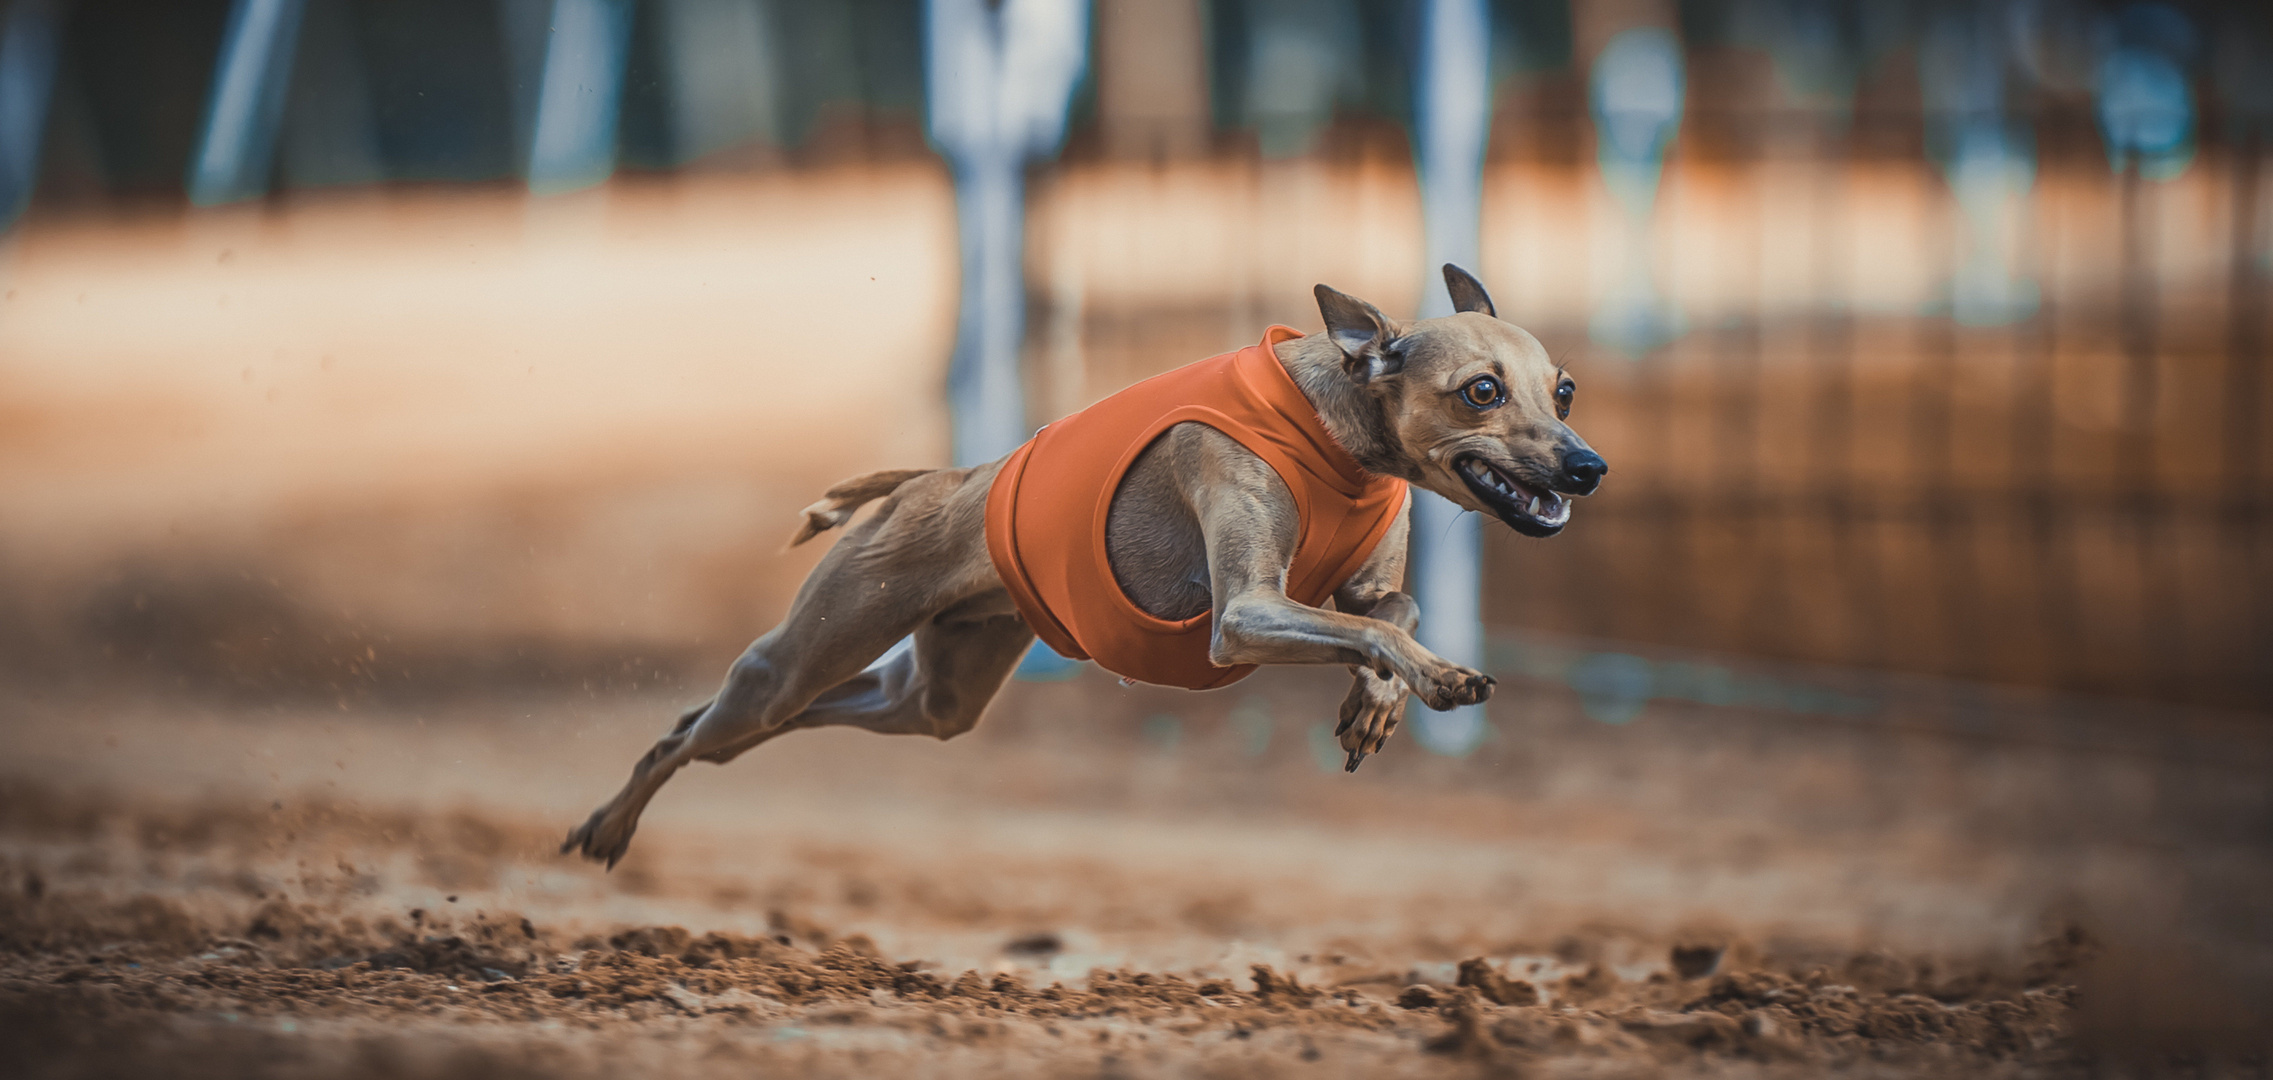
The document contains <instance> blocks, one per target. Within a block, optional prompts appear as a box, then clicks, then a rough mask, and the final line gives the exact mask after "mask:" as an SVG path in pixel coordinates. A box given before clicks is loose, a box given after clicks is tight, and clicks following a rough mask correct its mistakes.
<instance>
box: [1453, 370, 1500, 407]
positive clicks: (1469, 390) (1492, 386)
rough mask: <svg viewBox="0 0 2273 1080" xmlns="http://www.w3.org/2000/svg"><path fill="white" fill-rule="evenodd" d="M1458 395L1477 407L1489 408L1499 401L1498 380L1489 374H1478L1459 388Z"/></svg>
mask: <svg viewBox="0 0 2273 1080" xmlns="http://www.w3.org/2000/svg"><path fill="white" fill-rule="evenodd" d="M1460 396H1461V398H1462V399H1463V400H1465V401H1467V402H1468V404H1470V405H1473V406H1475V407H1477V408H1479V409H1489V408H1491V407H1492V406H1494V405H1497V404H1499V403H1500V397H1501V393H1500V381H1499V380H1498V379H1495V378H1492V377H1491V376H1489V375H1482V376H1478V377H1477V378H1476V379H1475V380H1474V381H1472V382H1470V383H1469V384H1468V385H1466V386H1463V387H1461V388H1460Z"/></svg>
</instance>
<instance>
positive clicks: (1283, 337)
mask: <svg viewBox="0 0 2273 1080" xmlns="http://www.w3.org/2000/svg"><path fill="white" fill-rule="evenodd" d="M1302 336H1304V335H1303V333H1302V331H1300V330H1297V329H1295V328H1294V327H1291V326H1277V325H1274V326H1272V327H1271V328H1270V329H1268V330H1265V331H1263V340H1262V343H1261V344H1259V345H1256V346H1255V347H1254V348H1251V349H1241V350H1240V351H1239V366H1240V367H1241V368H1243V369H1245V370H1246V373H1247V378H1248V384H1249V385H1250V386H1253V387H1254V388H1255V389H1256V390H1257V391H1258V392H1260V393H1262V394H1263V396H1264V397H1266V398H1267V399H1268V400H1269V401H1270V402H1271V404H1272V406H1273V407H1274V408H1275V409H1277V411H1278V412H1279V414H1280V415H1282V416H1284V417H1286V418H1287V420H1288V421H1289V422H1291V423H1292V424H1293V425H1294V426H1295V427H1296V428H1298V429H1300V430H1301V431H1302V434H1303V436H1304V438H1306V439H1308V440H1309V442H1310V443H1311V445H1313V446H1315V447H1316V448H1317V450H1318V458H1319V462H1320V464H1323V465H1325V466H1326V467H1327V468H1328V469H1329V470H1331V472H1332V475H1331V476H1330V477H1328V478H1327V479H1329V480H1330V481H1331V482H1332V483H1333V485H1334V487H1335V488H1336V489H1337V490H1339V491H1341V492H1342V494H1344V495H1359V494H1363V493H1364V491H1365V489H1366V488H1367V487H1368V486H1370V485H1372V484H1375V483H1378V482H1380V481H1381V480H1382V479H1384V478H1383V477H1379V476H1376V475H1374V474H1373V473H1371V472H1369V471H1367V470H1366V467H1365V466H1363V465H1360V464H1358V460H1357V459H1356V458H1354V457H1351V456H1350V452H1349V451H1347V450H1344V449H1342V444H1341V443H1339V442H1337V441H1335V439H1334V433H1333V432H1330V431H1328V430H1326V422H1325V421H1324V420H1321V419H1319V418H1318V409H1317V407H1316V406H1313V405H1312V404H1310V397H1309V395H1307V394H1304V393H1303V392H1302V387H1301V385H1300V384H1298V383H1296V382H1295V381H1294V376H1292V375H1290V374H1288V373H1287V370H1286V365H1285V364H1282V363H1280V362H1279V355H1278V348H1277V346H1278V344H1279V343H1280V342H1282V341H1292V340H1294V339H1295V338H1298V337H1302Z"/></svg>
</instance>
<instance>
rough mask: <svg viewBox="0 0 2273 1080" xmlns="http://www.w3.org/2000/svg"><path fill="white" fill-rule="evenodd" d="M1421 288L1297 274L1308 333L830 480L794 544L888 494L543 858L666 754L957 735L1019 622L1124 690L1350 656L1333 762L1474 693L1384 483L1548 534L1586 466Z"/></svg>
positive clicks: (638, 806) (1547, 415) (1534, 344)
mask: <svg viewBox="0 0 2273 1080" xmlns="http://www.w3.org/2000/svg"><path fill="white" fill-rule="evenodd" d="M1444 279H1445V285H1446V287H1447V289H1449V290H1450V292H1451V295H1452V301H1453V307H1454V309H1455V313H1454V314H1452V315H1448V316H1445V317H1443V318H1437V319H1422V320H1419V321H1417V322H1413V323H1411V324H1407V325H1400V324H1398V323H1395V322H1393V321H1391V320H1390V319H1389V318H1388V317H1387V316H1385V315H1383V314H1382V313H1381V312H1380V310H1379V309H1377V308H1375V307H1374V306H1373V305H1372V304H1369V303H1366V302H1365V301H1363V300H1359V299H1357V298H1355V297H1352V296H1348V295H1345V294H1343V293H1340V292H1336V291H1335V290H1333V289H1330V288H1328V287H1326V286H1324V285H1320V286H1318V287H1317V289H1316V293H1317V297H1318V310H1319V313H1320V314H1321V315H1323V316H1324V317H1325V323H1326V333H1324V334H1322V335H1314V336H1303V335H1302V334H1300V333H1298V332H1297V331H1294V330H1292V329H1289V328H1287V327H1273V328H1271V330H1270V332H1269V333H1268V334H1266V335H1265V337H1264V339H1263V341H1262V343H1261V344H1258V345H1255V346H1251V347H1249V348H1246V349H1242V350H1240V351H1238V352H1235V353H1227V354H1225V355H1223V356H1219V357H1215V358H1213V359H1210V360H1204V361H1201V362H1199V363H1196V364H1192V365H1189V366H1187V367H1183V368H1179V369H1177V370H1175V371H1171V372H1169V373H1167V374H1165V375H1161V376H1159V377H1157V378H1154V379H1150V380H1147V381H1145V382H1142V383H1139V384H1137V385H1136V386H1133V387H1130V388H1129V389H1127V390H1124V391H1122V392H1121V393H1119V394H1115V395H1113V396H1112V397H1110V398H1107V399H1105V400H1104V401H1101V402H1099V403H1097V404H1096V405H1093V406H1091V407H1090V408H1088V409H1085V410H1083V411H1081V412H1079V413H1076V414H1074V415H1072V416H1069V417H1066V418H1065V419H1063V420H1060V421H1057V422H1056V423H1053V424H1050V425H1049V426H1047V427H1045V428H1043V429H1042V430H1041V432H1040V433H1038V434H1037V435H1036V436H1035V437H1034V438H1033V439H1032V440H1030V441H1029V442H1027V443H1026V444H1025V445H1024V446H1021V447H1020V448H1019V449H1018V450H1016V451H1015V452H1013V453H1012V454H1010V455H1009V456H1008V457H1005V458H1003V459H1002V460H999V461H994V462H989V463H987V464H985V465H977V466H972V467H969V468H957V469H899V470H892V471H887V472H878V473H871V474H869V475H866V476H861V477H857V478H855V479H852V480H848V481H845V482H844V483H842V484H839V485H837V486H836V487H834V488H831V489H830V490H829V491H828V492H827V493H826V497H824V498H823V499H822V500H821V501H820V502H817V503H815V504H813V505H812V506H810V507H808V508H806V510H805V522H804V525H803V527H802V528H800V529H799V530H798V532H797V534H796V536H795V537H794V538H793V539H792V541H791V543H792V544H798V543H803V542H805V541H806V540H810V539H812V538H813V537H814V536H817V535H819V534H820V533H822V532H825V531H827V530H830V529H834V528H837V527H839V526H843V525H845V524H846V523H848V522H850V521H851V519H852V517H853V512H854V511H855V510H856V509H858V508H859V507H860V506H862V505H863V504H865V503H868V502H871V501H873V500H877V499H882V500H883V502H882V504H881V505H880V506H879V507H878V508H877V510H876V512H875V513H873V514H871V515H869V516H868V517H866V518H864V519H863V520H861V521H860V522H859V523H857V524H854V525H853V526H852V528H851V529H850V530H849V531H848V532H847V533H846V535H845V537H844V539H842V540H841V541H839V542H838V543H837V545H836V546H835V547H834V548H832V549H831V550H830V551H829V553H828V554H827V555H826V556H824V557H823V558H822V560H821V562H820V565H819V566H817V567H816V568H815V569H814V570H813V573H812V575H811V576H809V577H808V578H806V580H805V583H804V585H803V586H802V587H801V588H799V590H798V593H797V598H796V601H795V602H794V603H793V604H792V605H791V606H790V610H789V615H788V617H786V618H784V619H783V620H782V621H781V624H780V625H778V626H776V627H774V628H773V629H772V630H770V631H768V632H767V633H766V635H765V636H764V637H761V638H759V639H758V640H757V641H756V642H754V643H753V644H751V645H750V647H749V649H748V650H746V651H745V652H743V654H742V655H741V657H740V658H739V659H737V660H735V661H734V664H733V666H732V668H731V669H730V670H729V671H728V672H727V675H726V681H725V684H724V686H722V687H721V688H720V689H719V692H718V695H717V697H715V698H713V699H712V700H711V701H709V702H706V703H704V704H702V705H699V706H697V707H695V708H692V709H689V710H687V711H686V712H685V713H683V714H681V715H680V717H679V719H678V722H677V724H675V725H674V726H673V727H672V728H671V731H670V733H669V734H667V735H664V736H663V737H662V738H661V739H659V740H657V741H656V743H655V745H654V746H653V747H651V748H649V749H648V751H647V753H646V754H645V755H643V756H642V757H641V758H640V759H639V761H638V763H637V764H636V765H634V766H633V767H632V774H631V779H630V781H629V782H627V783H626V784H625V785H624V787H623V790H621V791H619V792H617V793H616V796H615V797H614V798H613V799H610V800H608V802H607V803H606V804H605V805H603V806H601V807H600V808H599V809H598V810H596V811H594V812H593V814H592V816H591V818H590V819H589V820H587V821H586V822H585V823H584V824H583V825H581V826H578V827H577V828H576V829H575V830H574V831H573V832H571V833H570V834H569V836H568V840H567V842H566V843H564V844H563V845H562V846H561V851H562V852H564V853H566V852H570V851H575V852H579V853H581V854H582V855H584V856H585V857H586V858H590V859H595V860H600V861H604V862H606V863H607V864H608V865H609V866H610V867H611V868H612V867H614V866H615V864H616V860H618V859H621V858H622V857H623V854H624V850H625V849H626V847H628V846H629V845H630V843H631V837H632V832H633V830H634V829H636V828H637V826H638V823H639V815H640V812H641V811H642V810H644V809H645V808H646V806H647V802H648V800H649V799H651V798H653V797H654V796H655V793H656V791H657V790H658V789H660V788H661V787H662V786H663V784H664V782H666V781H668V780H669V779H670V778H671V776H672V774H674V773H676V772H677V771H678V770H679V769H680V768H681V767H682V766H684V765H686V764H687V763H689V762H692V761H695V760H698V759H699V760H703V761H710V762H718V763H724V762H727V761H731V760H733V759H734V758H735V757H737V756H739V755H741V754H742V753H744V752H746V751H748V750H749V749H751V748H752V747H755V746H757V745H758V744H760V743H763V742H765V741H767V740H769V739H772V738H774V737H776V736H778V735H782V734H784V733H786V732H790V731H795V730H797V729H800V728H814V727H826V726H830V725H844V726H849V727H859V728H866V729H868V730H870V731H874V732H878V733H880V734H887V735H930V736H933V737H934V738H939V739H950V738H953V737H955V736H957V735H960V734H962V733H963V732H966V731H969V730H971V728H972V727H973V726H975V725H976V724H977V723H978V722H979V717H980V715H981V714H982V713H983V712H984V711H985V710H986V706H987V703H988V702H989V701H990V700H992V699H993V697H994V696H995V693H996V692H997V691H998V690H1000V689H1001V687H1002V684H1003V682H1004V681H1005V680H1006V679H1007V678H1008V677H1009V676H1010V672H1011V670H1012V669H1013V668H1015V667H1016V666H1017V665H1018V661H1019V659H1020V658H1021V657H1022V656H1024V655H1025V653H1026V650H1027V649H1028V648H1029V647H1030V646H1032V645H1033V643H1034V639H1035V637H1036V635H1037V634H1038V635H1040V636H1041V638H1042V639H1043V640H1044V641H1045V642H1047V643H1048V644H1049V645H1050V646H1051V647H1052V648H1054V649H1056V650H1057V651H1059V652H1060V653H1063V654H1065V655H1067V656H1070V657H1074V658H1078V659H1094V660H1095V661H1096V662H1097V663H1098V665H1099V666H1101V667H1103V668H1105V669H1106V670H1108V671H1112V672H1114V673H1116V674H1119V675H1121V676H1123V677H1124V678H1129V679H1133V680H1137V681H1143V682H1153V683H1160V684H1163V685H1170V686H1184V687H1189V688H1193V689H1207V688H1212V687H1217V686H1222V685H1225V684H1227V683H1229V682H1232V681H1234V680H1236V679H1238V678H1240V677H1242V676H1244V675H1245V674H1247V672H1249V671H1252V670H1253V669H1254V667H1255V666H1256V665H1260V664H1343V665H1347V666H1348V667H1349V669H1350V672H1351V674H1352V675H1353V676H1354V679H1355V682H1354V683H1353V685H1352V686H1351V687H1350V692H1349V696H1348V697H1347V698H1345V699H1344V700H1343V702H1342V706H1341V715H1340V720H1341V726H1340V728H1339V729H1338V734H1339V737H1340V742H1341V746H1342V749H1343V750H1344V751H1345V752H1347V754H1348V761H1347V768H1349V769H1351V770H1355V769H1356V768H1357V767H1358V763H1359V762H1361V761H1363V760H1364V759H1365V757H1366V755H1368V754H1373V753H1378V752H1379V751H1380V750H1381V748H1382V745H1383V744H1384V743H1385V742H1387V741H1388V739H1389V736H1390V734H1391V733H1392V732H1394V731H1395V730H1396V728H1397V722H1398V719H1399V717H1400V714H1401V712H1402V706H1403V704H1404V698H1405V695H1406V693H1408V692H1410V693H1412V694H1413V695H1414V696H1416V697H1418V698H1420V699H1421V701H1422V702H1423V703H1425V704H1427V705H1428V706H1429V707H1430V708H1432V709H1439V710H1442V709H1450V708H1453V707H1454V706H1458V705H1470V704H1475V703H1477V702H1481V701H1483V700H1485V699H1486V698H1488V697H1490V696H1491V692H1492V679H1491V677H1490V676H1487V675H1485V674H1483V673H1482V672H1479V671H1474V670H1471V669H1469V668H1465V667H1462V666H1460V665H1458V664H1454V663H1452V662H1450V661H1447V660H1445V659H1444V658H1443V657H1440V656H1437V655H1436V654H1434V653H1432V652H1430V651H1429V650H1427V649H1425V648H1423V647H1421V645H1420V643H1419V642H1417V641H1415V640H1414V639H1413V634H1412V631H1413V627H1414V626H1415V625H1416V624H1417V623H1418V622H1419V621H1420V611H1419V608H1418V607H1417V606H1416V605H1415V604H1414V602H1413V598H1412V597H1410V596H1407V595H1406V594H1405V593H1403V592H1400V591H1399V586H1400V585H1401V584H1402V582H1403V580H1404V576H1405V541H1406V529H1407V520H1408V516H1409V514H1410V509H1411V499H1410V494H1409V492H1408V490H1407V485H1409V484H1417V485H1419V486H1421V487H1423V488H1426V489H1427V490H1429V491H1433V492H1435V493H1437V494H1438V495H1441V496H1443V497H1444V498H1446V499H1450V500H1451V501H1452V502H1454V503H1455V504H1457V505H1459V506H1461V507H1463V508H1465V509H1468V510H1475V511H1479V512H1482V513H1486V514H1490V515H1492V516H1494V517H1497V518H1498V519H1500V520H1501V521H1503V522H1505V523H1506V524H1507V525H1508V526H1509V527H1510V528H1512V529H1514V530H1515V531H1517V532H1519V533H1522V534H1524V535H1526V536H1536V537H1545V536H1552V535H1554V534H1556V533H1558V532H1560V531H1562V529H1563V526H1564V525H1565V524H1566V523H1568V522H1569V520H1570V514H1571V501H1570V497H1572V496H1581V495H1587V494H1590V493H1592V492H1593V491H1594V490H1595V488H1596V486H1597V485H1599V484H1600V483H1601V481H1602V477H1603V475H1604V474H1605V473H1606V472H1608V471H1609V466H1607V465H1606V464H1604V462H1603V460H1602V458H1601V456H1600V455H1598V454H1596V453H1595V452H1594V451H1593V450H1592V449H1590V448H1589V447H1588V446H1587V444H1586V442H1585V440H1583V439H1581V438H1579V437H1578V435H1577V434H1576V433H1574V432H1573V431H1572V430H1571V429H1570V426H1569V425H1568V424H1567V423H1566V421H1567V420H1568V419H1569V417H1570V410H1571V398H1572V395H1573V393H1574V392H1575V389H1576V387H1575V385H1574V384H1573V382H1572V381H1571V378H1570V376H1569V375H1568V374H1566V373H1565V372H1564V371H1563V370H1562V369H1561V368H1559V367H1557V366H1556V364H1555V363H1554V362H1553V361H1552V360H1551V359H1550V358H1549V357H1548V355H1547V351H1546V350H1545V349H1543V348H1541V347H1540V345H1539V342H1538V340H1537V339H1535V338H1533V337H1532V336H1531V335H1530V334H1529V333H1526V332H1525V331H1524V330H1522V329H1521V328H1519V327H1517V326H1515V325H1513V324H1511V323H1507V322H1503V321H1501V320H1500V319H1499V318H1498V316H1497V314H1496V313H1495V312H1494V310H1493V308H1492V301H1491V298H1490V297H1488V296H1487V295H1485V293H1484V288H1483V286H1482V285H1481V284H1479V283H1478V282H1477V281H1476V279H1475V278H1473V277H1471V276H1469V274H1468V273H1467V272H1466V271H1463V270H1461V269H1460V268H1458V267H1455V266H1451V265H1447V266H1445V268H1444ZM1329 605H1330V606H1329ZM910 637H912V638H913V647H912V648H909V649H905V650H901V651H899V652H897V653H896V654H895V655H893V656H891V657H890V658H888V659H885V660H884V661H883V662H881V663H878V662H877V661H878V658H879V657H883V656H885V654H886V651H887V650H889V649H891V648H892V646H893V645H894V644H895V643H897V642H899V641H901V640H902V639H906V638H910Z"/></svg>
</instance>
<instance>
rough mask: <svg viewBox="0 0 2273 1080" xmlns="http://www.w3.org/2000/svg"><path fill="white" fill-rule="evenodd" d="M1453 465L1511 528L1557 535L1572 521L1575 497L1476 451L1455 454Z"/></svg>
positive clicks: (1538, 533) (1542, 534)
mask: <svg viewBox="0 0 2273 1080" xmlns="http://www.w3.org/2000/svg"><path fill="white" fill-rule="evenodd" d="M1452 467H1453V470H1454V471H1456V472H1458V473H1459V474H1460V479H1462V480H1464V481H1467V484H1468V490H1470V491H1473V492H1475V493H1476V497H1477V498H1479V499H1482V500H1483V501H1484V505H1486V506H1489V507H1491V508H1492V512H1493V513H1496V514H1498V515H1499V516H1500V520H1501V521H1504V522H1507V525H1508V528H1511V529H1514V530H1515V531H1517V532H1519V533H1522V534H1523V535H1525V536H1553V535H1555V534H1556V533H1558V532H1561V531H1562V529H1563V526H1564V525H1566V524H1569V523H1570V520H1571V501H1570V500H1569V499H1567V498H1565V497H1563V496H1562V495H1560V494H1558V493H1556V492H1553V491H1550V490H1548V489H1546V488H1543V487H1539V486H1537V485H1534V484H1526V483H1524V482H1523V481H1521V480H1518V479H1516V478H1515V477H1513V476H1510V475H1508V474H1507V473H1505V472H1503V471H1501V470H1499V469H1497V468H1494V467H1493V466H1492V465H1491V463H1490V462H1487V461H1485V460H1484V459H1483V458H1480V457H1477V456H1475V455H1473V454H1464V455H1462V456H1460V457H1458V458H1455V459H1454V460H1453V462H1452Z"/></svg>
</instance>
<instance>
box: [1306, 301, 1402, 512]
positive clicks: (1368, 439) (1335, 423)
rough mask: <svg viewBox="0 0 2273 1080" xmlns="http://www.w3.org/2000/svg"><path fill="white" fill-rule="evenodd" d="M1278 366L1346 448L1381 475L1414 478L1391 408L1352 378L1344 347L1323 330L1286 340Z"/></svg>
mask: <svg viewBox="0 0 2273 1080" xmlns="http://www.w3.org/2000/svg"><path fill="white" fill-rule="evenodd" d="M1273 351H1274V353H1275V354H1276V355H1277V356H1278V360H1279V366H1281V367H1284V368H1285V369H1286V373H1287V374H1288V375H1289V376H1291V377H1292V378H1293V379H1294V385H1295V386H1297V387H1299V388H1301V390H1302V396H1303V397H1306V398H1309V399H1310V407H1311V408H1312V409H1315V410H1317V412H1318V419H1319V420H1321V421H1323V422H1324V423H1325V425H1326V433H1327V434H1328V435H1332V436H1333V437H1334V441H1335V442H1337V443H1340V444H1341V447H1342V449H1343V450H1345V451H1348V452H1349V455H1350V456H1351V457H1353V458H1355V459H1357V463H1358V464H1360V465H1363V466H1365V469H1366V471H1367V472H1371V473H1377V474H1379V475H1382V476H1395V477H1400V478H1403V479H1406V480H1413V479H1416V478H1417V476H1418V470H1415V469H1414V468H1413V467H1412V464H1411V463H1410V462H1408V461H1407V460H1406V459H1405V455H1404V454H1402V453H1400V452H1399V451H1398V446H1397V436H1396V433H1395V432H1393V431H1392V430H1390V425H1389V412H1388V410H1386V409H1384V408H1382V406H1381V399H1380V398H1378V397H1376V396H1374V395H1373V394H1371V393H1369V392H1367V391H1366V389H1365V388H1364V387H1362V386H1359V385H1358V384H1356V383H1355V382H1352V381H1351V380H1350V375H1349V372H1348V371H1347V370H1345V369H1344V368H1343V367H1342V350H1341V349H1339V348H1337V347H1336V346H1335V345H1334V342H1333V339H1331V338H1329V337H1327V336H1326V335H1324V334H1312V335H1310V336H1308V337H1300V338H1294V339H1291V340H1288V341H1282V342H1280V343H1279V344H1278V346H1277V348H1276V349H1275V350H1273Z"/></svg>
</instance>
